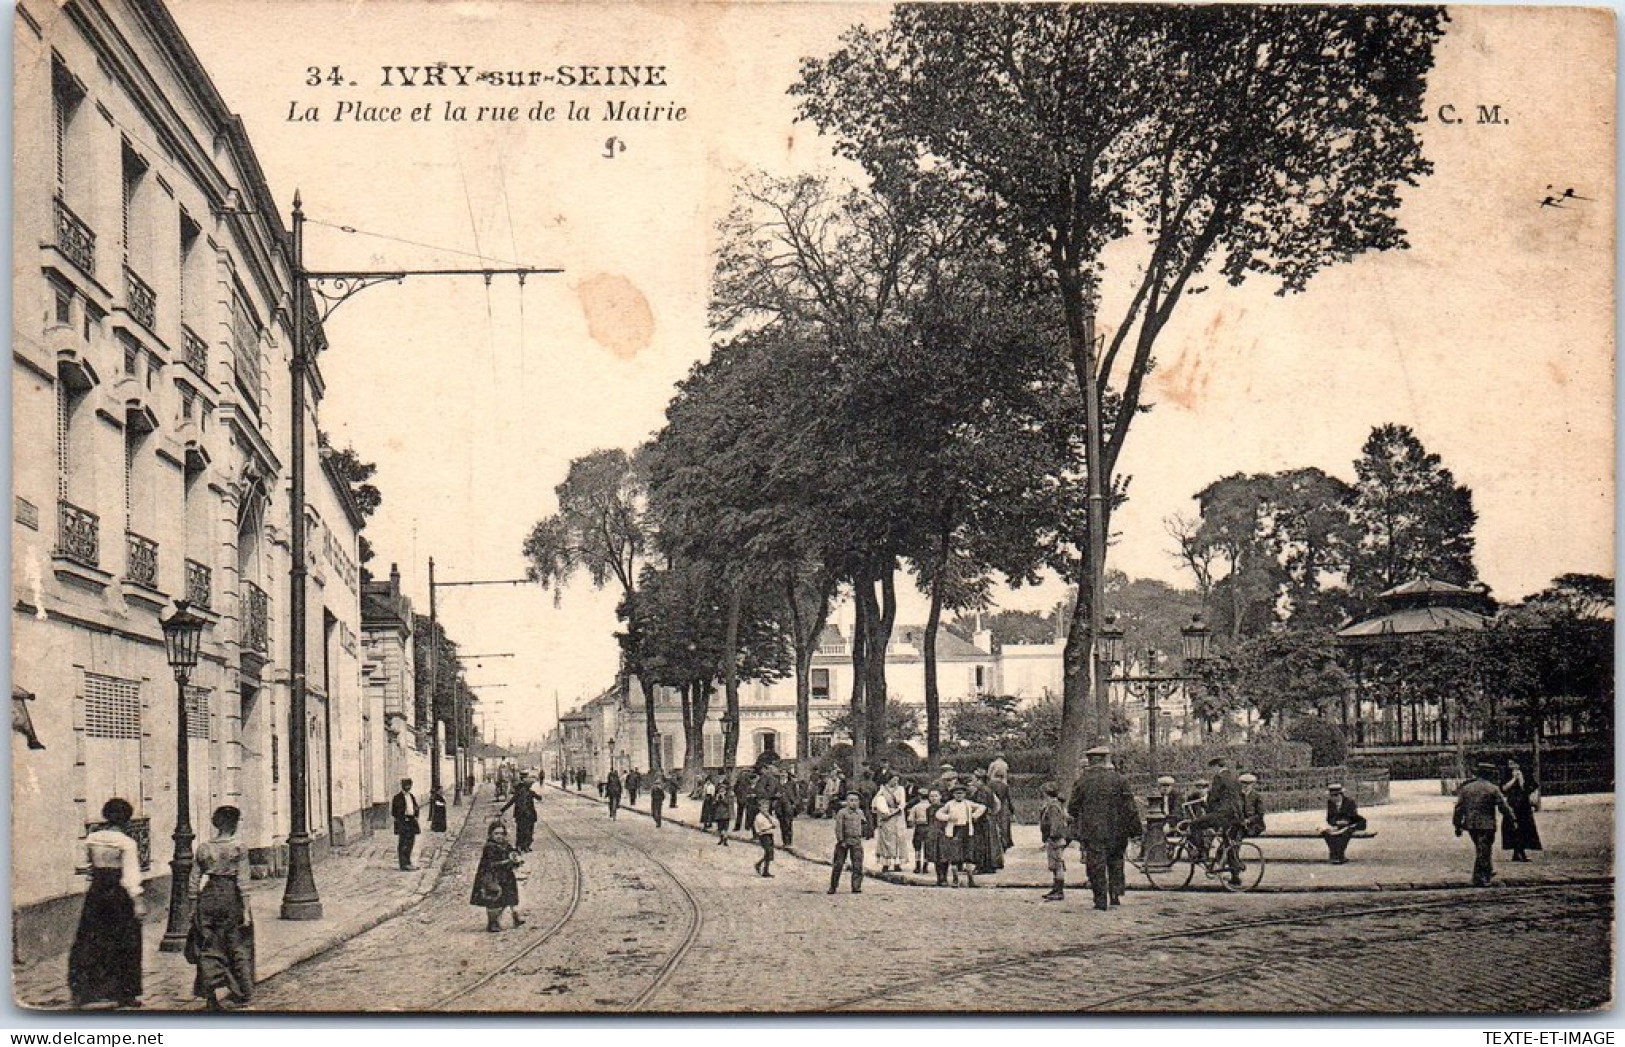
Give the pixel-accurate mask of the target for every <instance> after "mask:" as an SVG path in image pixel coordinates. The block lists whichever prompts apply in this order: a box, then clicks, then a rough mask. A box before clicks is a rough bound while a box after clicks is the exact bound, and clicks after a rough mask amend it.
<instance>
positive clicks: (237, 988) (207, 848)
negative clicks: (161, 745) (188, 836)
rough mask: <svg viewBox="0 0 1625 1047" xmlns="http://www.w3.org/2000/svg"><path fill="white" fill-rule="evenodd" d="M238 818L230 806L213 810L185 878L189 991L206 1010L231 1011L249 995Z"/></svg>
mask: <svg viewBox="0 0 1625 1047" xmlns="http://www.w3.org/2000/svg"><path fill="white" fill-rule="evenodd" d="M241 820H242V812H241V811H239V810H238V809H237V808H235V807H231V806H226V807H218V808H216V809H215V812H214V816H213V817H212V818H210V819H209V821H210V823H211V824H212V825H213V826H214V828H215V835H214V839H212V840H209V841H208V842H206V843H203V844H201V845H200V846H199V847H198V849H197V855H196V856H195V857H194V858H193V861H192V875H191V878H190V880H189V881H188V883H187V896H188V897H189V898H191V899H192V928H191V932H190V933H189V935H188V936H187V942H186V946H187V947H186V958H187V959H188V960H190V961H191V962H192V963H194V964H196V965H197V975H196V977H195V978H194V979H193V980H192V992H193V994H194V995H196V996H199V997H202V999H203V1001H204V1005H205V1006H206V1007H207V1008H208V1009H209V1010H211V1011H221V1010H236V1009H237V1008H239V1007H242V1006H244V1005H245V1004H247V1003H248V1001H249V1000H250V999H251V998H252V997H253V995H254V922H253V917H252V916H251V915H250V913H249V910H248V905H247V903H246V902H245V901H244V899H243V892H242V888H241V885H240V883H239V882H238V881H239V877H240V876H241V874H242V872H243V869H244V866H245V864H246V862H247V857H248V855H247V850H246V849H245V848H244V847H243V845H242V844H241V843H240V842H239V841H238V839H237V825H238V823H239V822H240V821H241ZM222 992H224V993H225V994H226V996H225V998H224V999H222V998H221V995H220V994H221V993H222Z"/></svg>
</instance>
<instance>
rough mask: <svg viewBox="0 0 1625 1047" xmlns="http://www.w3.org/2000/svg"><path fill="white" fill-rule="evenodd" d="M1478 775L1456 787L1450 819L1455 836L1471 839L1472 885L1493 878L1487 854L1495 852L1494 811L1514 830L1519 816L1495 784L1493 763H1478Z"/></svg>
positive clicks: (1483, 885) (1493, 871)
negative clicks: (1473, 855)
mask: <svg viewBox="0 0 1625 1047" xmlns="http://www.w3.org/2000/svg"><path fill="white" fill-rule="evenodd" d="M1477 770H1478V777H1477V778H1474V779H1473V780H1472V781H1470V782H1467V783H1466V784H1465V785H1463V786H1462V787H1461V788H1460V789H1458V790H1456V812H1455V816H1454V817H1453V819H1452V821H1453V822H1454V823H1455V826H1456V835H1457V836H1460V835H1461V834H1462V833H1463V832H1466V833H1467V835H1469V836H1471V837H1472V838H1473V851H1474V853H1475V857H1474V859H1473V886H1474V887H1488V886H1489V885H1490V881H1491V880H1493V879H1494V878H1495V866H1494V864H1493V863H1492V862H1491V860H1490V855H1491V854H1493V853H1494V851H1495V812H1496V811H1500V812H1501V816H1502V817H1503V818H1505V819H1506V823H1507V825H1509V826H1512V827H1513V828H1514V829H1516V827H1517V824H1518V816H1517V815H1515V814H1513V813H1512V808H1511V806H1510V805H1508V804H1507V799H1506V797H1505V796H1502V795H1501V790H1500V789H1498V788H1496V785H1495V781H1494V778H1495V765H1494V764H1493V763H1489V762H1483V763H1480V764H1479V765H1478V768H1477Z"/></svg>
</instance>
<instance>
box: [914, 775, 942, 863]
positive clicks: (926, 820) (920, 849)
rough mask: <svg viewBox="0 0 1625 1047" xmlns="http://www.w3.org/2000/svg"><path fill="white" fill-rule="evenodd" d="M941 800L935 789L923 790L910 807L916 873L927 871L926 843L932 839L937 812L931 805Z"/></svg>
mask: <svg viewBox="0 0 1625 1047" xmlns="http://www.w3.org/2000/svg"><path fill="white" fill-rule="evenodd" d="M933 796H935V797H936V799H935V800H933V799H932V797H933ZM941 800H942V798H941V796H940V795H938V794H937V792H936V790H935V789H933V790H931V791H930V792H925V791H921V792H919V793H917V794H916V795H915V798H914V802H913V804H912V805H910V807H909V809H908V814H907V816H906V821H907V823H908V828H909V831H910V835H911V836H912V837H913V839H912V840H911V841H910V842H911V843H912V844H913V845H914V871H915V873H923V872H925V867H926V863H927V862H928V861H930V859H929V858H927V857H926V856H925V852H926V843H927V841H929V840H930V839H931V828H932V825H931V823H932V820H933V819H932V815H934V814H935V813H936V812H935V811H933V810H932V809H931V805H932V804H933V803H940V802H941Z"/></svg>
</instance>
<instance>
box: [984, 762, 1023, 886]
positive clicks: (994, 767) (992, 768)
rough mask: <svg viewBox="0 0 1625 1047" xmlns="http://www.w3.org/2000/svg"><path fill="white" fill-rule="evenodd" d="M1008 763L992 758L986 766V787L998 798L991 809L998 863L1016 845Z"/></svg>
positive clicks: (1013, 805)
mask: <svg viewBox="0 0 1625 1047" xmlns="http://www.w3.org/2000/svg"><path fill="white" fill-rule="evenodd" d="M1009 766H1010V765H1009V764H1007V763H1005V762H1004V761H1003V760H994V761H993V763H991V764H989V765H988V768H987V788H988V790H989V791H990V792H992V793H993V795H994V796H995V797H997V798H998V801H999V805H998V807H996V808H995V809H994V811H993V815H992V818H991V819H990V820H991V821H992V823H993V827H994V828H995V829H997V830H998V843H999V856H1000V861H999V864H1000V865H1001V866H1002V865H1003V864H1004V861H1003V856H1004V852H1005V851H1008V850H1009V849H1010V848H1012V847H1014V846H1015V845H1016V834H1015V829H1014V821H1015V813H1016V805H1015V800H1014V799H1012V798H1011V795H1010V775H1009Z"/></svg>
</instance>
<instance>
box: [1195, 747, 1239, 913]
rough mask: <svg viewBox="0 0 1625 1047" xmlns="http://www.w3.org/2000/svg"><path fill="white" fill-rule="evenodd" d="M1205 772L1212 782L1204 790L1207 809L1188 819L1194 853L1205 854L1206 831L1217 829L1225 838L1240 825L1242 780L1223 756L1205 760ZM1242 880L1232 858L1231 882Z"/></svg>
mask: <svg viewBox="0 0 1625 1047" xmlns="http://www.w3.org/2000/svg"><path fill="white" fill-rule="evenodd" d="M1207 766H1208V774H1209V777H1210V778H1211V779H1212V782H1211V783H1210V784H1209V785H1208V790H1207V812H1206V813H1205V814H1203V815H1201V816H1200V817H1198V818H1194V819H1192V820H1191V825H1190V837H1191V841H1192V843H1194V844H1195V846H1196V853H1197V854H1200V855H1202V856H1203V857H1204V859H1205V858H1206V856H1207V848H1208V841H1207V831H1208V830H1209V829H1217V830H1219V832H1220V833H1221V835H1222V836H1223V837H1224V838H1225V839H1228V838H1229V837H1230V835H1231V834H1232V833H1233V832H1234V831H1235V830H1236V829H1238V828H1240V826H1241V820H1242V817H1243V815H1242V799H1241V780H1240V779H1239V778H1237V777H1236V772H1235V771H1232V770H1231V769H1230V767H1229V765H1228V764H1227V763H1226V762H1225V759H1224V757H1222V756H1215V757H1214V758H1213V759H1211V760H1209V761H1208V762H1207ZM1240 879H1241V870H1240V869H1237V868H1235V866H1234V863H1233V861H1232V864H1231V868H1230V882H1231V883H1237V882H1239V881H1240Z"/></svg>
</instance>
